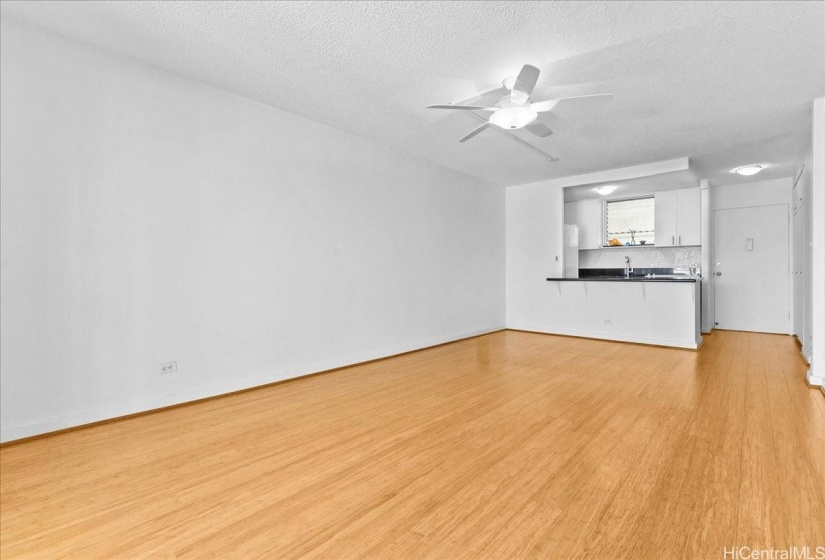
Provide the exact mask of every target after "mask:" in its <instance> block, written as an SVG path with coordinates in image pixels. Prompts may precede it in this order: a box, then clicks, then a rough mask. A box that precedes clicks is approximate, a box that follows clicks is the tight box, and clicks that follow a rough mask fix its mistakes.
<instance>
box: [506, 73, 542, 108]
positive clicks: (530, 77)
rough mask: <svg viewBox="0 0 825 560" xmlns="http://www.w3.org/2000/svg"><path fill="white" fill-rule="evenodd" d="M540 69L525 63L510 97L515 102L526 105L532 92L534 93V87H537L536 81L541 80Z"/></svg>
mask: <svg viewBox="0 0 825 560" xmlns="http://www.w3.org/2000/svg"><path fill="white" fill-rule="evenodd" d="M539 73H540V70H539V69H538V68H536V67H535V66H530V65H529V64H525V65H524V66H522V68H521V72H519V73H518V77H517V78H516V81H515V83H514V84H513V90H512V91H511V92H510V99H511V100H512V101H513V103H518V104H519V105H524V104H525V103H526V102H527V99H528V98H529V97H530V94H531V93H533V88H534V87H536V82H537V81H538V80H539Z"/></svg>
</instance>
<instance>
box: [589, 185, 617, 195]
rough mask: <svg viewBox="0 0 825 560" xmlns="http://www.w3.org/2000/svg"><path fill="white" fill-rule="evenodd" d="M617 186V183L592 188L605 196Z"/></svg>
mask: <svg viewBox="0 0 825 560" xmlns="http://www.w3.org/2000/svg"><path fill="white" fill-rule="evenodd" d="M618 188H619V187H618V186H617V185H602V186H601V187H596V188H595V189H593V190H594V191H596V192H597V193H599V194H600V195H602V196H607V195H609V194H610V193H612V192H613V191H615V190H616V189H618Z"/></svg>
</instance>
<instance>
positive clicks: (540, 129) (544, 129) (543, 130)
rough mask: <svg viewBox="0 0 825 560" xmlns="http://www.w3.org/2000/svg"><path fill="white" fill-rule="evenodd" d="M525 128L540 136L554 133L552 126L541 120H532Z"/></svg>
mask: <svg viewBox="0 0 825 560" xmlns="http://www.w3.org/2000/svg"><path fill="white" fill-rule="evenodd" d="M524 129H525V130H529V131H530V132H532V133H533V134H535V135H536V136H538V137H539V138H547V137H548V136H550V135H551V134H553V131H552V130H550V127H549V126H547V125H546V124H544V123H543V122H541V121H539V120H535V121H533V122H531V123H530V124H528V125H527V126H525V127H524Z"/></svg>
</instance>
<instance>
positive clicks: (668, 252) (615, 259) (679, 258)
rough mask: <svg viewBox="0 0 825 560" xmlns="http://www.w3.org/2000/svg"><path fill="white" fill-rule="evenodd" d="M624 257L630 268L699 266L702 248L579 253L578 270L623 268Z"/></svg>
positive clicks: (629, 248) (599, 250)
mask: <svg viewBox="0 0 825 560" xmlns="http://www.w3.org/2000/svg"><path fill="white" fill-rule="evenodd" d="M625 256H628V257H630V266H638V267H645V268H681V267H687V266H689V265H691V264H693V265H697V266H701V264H702V248H701V247H699V246H698V245H696V246H689V247H638V246H637V247H615V248H612V247H611V248H609V249H589V250H583V251H579V268H624V258H625Z"/></svg>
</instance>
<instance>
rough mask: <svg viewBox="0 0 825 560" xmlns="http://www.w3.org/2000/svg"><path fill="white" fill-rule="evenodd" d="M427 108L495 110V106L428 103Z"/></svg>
mask: <svg viewBox="0 0 825 560" xmlns="http://www.w3.org/2000/svg"><path fill="white" fill-rule="evenodd" d="M427 109H458V110H460V111H495V110H497V107H482V106H479V105H428V106H427Z"/></svg>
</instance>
